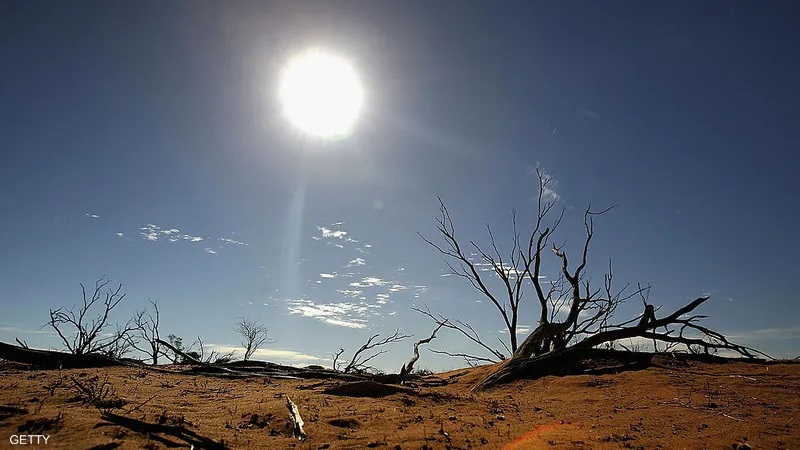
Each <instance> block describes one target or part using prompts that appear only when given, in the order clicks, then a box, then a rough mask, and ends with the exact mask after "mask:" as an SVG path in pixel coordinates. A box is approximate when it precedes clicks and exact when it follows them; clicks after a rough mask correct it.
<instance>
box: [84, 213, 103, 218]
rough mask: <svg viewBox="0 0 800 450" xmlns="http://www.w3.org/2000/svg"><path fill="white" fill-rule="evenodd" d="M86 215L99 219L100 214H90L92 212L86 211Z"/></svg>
mask: <svg viewBox="0 0 800 450" xmlns="http://www.w3.org/2000/svg"><path fill="white" fill-rule="evenodd" d="M86 217H88V218H90V219H99V218H100V216H98V215H97V214H92V213H86Z"/></svg>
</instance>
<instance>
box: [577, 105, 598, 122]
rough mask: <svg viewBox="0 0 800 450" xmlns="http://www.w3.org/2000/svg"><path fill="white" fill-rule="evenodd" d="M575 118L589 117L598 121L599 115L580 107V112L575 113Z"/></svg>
mask: <svg viewBox="0 0 800 450" xmlns="http://www.w3.org/2000/svg"><path fill="white" fill-rule="evenodd" d="M575 117H588V118H590V119H597V117H598V116H597V113H596V112H594V111H592V110H591V109H589V108H585V107H580V108H578V112H576V113H575Z"/></svg>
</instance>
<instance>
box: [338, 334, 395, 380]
mask: <svg viewBox="0 0 800 450" xmlns="http://www.w3.org/2000/svg"><path fill="white" fill-rule="evenodd" d="M379 337H380V334H375V335H373V336H371V337H370V338H369V339H367V342H365V343H364V345H362V346H361V347H359V348H358V350H356V352H355V353H354V354H353V357H352V358H350V362H348V363H347V365H346V366H345V367H344V370H342V372H344V373H354V372H355V373H364V372H367V371H369V370H371V369H372V367H370V366H368V365H367V363H368V362H369V361H371V360H373V359H375V358H377V357H378V356H380V355H382V354H384V353H386V352H387V351H388V350H380V351H378V352H376V353H373V354H371V355H369V356H365V354H364V352H366V351H368V350H372V349H374V348H376V347H382V346H384V345H388V344H391V343H394V342H399V341H402V340H403V339H406V338H409V337H411V336H408V335H406V334H401V333H400V329H399V328H398V329H397V330H395V332H394V334H392V335H391V336H388V337H386V338H383V339H381V340H379V341H376V340H375V339H377V338H379ZM337 356H338V355H337Z"/></svg>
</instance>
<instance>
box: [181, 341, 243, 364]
mask: <svg viewBox="0 0 800 450" xmlns="http://www.w3.org/2000/svg"><path fill="white" fill-rule="evenodd" d="M195 344H198V347H199V350H198V351H197V352H187V353H190V354H191V353H196V354H197V359H198V360H200V361H203V362H207V363H211V364H226V363H229V362H231V361H233V351H230V352H228V353H221V352H218V351H216V350H211V353H209V354H208V355H206V349H205V347H204V346H203V340H202V339H201V338H200V336H197V339H196V340H195V341H194V343H192V346H191V347H189V349H192V348H194V345H195Z"/></svg>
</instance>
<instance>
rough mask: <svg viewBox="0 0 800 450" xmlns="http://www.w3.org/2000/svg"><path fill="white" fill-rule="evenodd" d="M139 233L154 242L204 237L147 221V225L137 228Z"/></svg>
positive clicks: (201, 239) (194, 240) (197, 239)
mask: <svg viewBox="0 0 800 450" xmlns="http://www.w3.org/2000/svg"><path fill="white" fill-rule="evenodd" d="M139 234H140V235H141V236H142V237H143V238H144V239H145V240H148V241H151V242H156V241H159V240H162V241H163V240H166V241H169V242H178V241H189V242H200V241H203V240H204V239H205V238H203V237H201V236H192V235H190V234H186V233H181V230H179V229H177V228H168V229H165V228H161V227H160V226H158V225H154V224H152V223H148V224H147V225H145V226H143V227H141V228H139Z"/></svg>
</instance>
